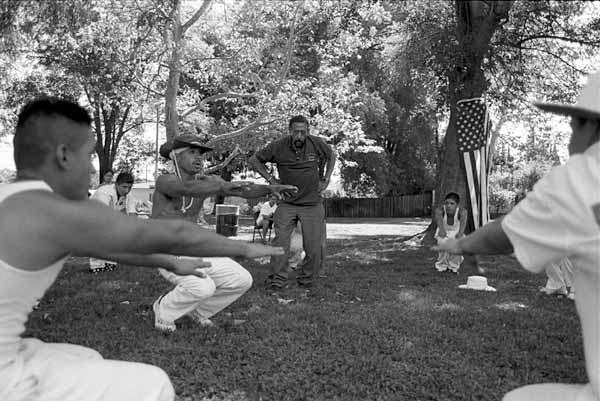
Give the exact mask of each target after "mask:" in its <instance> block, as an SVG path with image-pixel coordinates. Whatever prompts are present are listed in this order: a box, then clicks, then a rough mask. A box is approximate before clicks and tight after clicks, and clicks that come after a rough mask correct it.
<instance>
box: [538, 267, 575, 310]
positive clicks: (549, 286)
mask: <svg viewBox="0 0 600 401" xmlns="http://www.w3.org/2000/svg"><path fill="white" fill-rule="evenodd" d="M545 270H546V275H547V276H548V280H547V281H546V286H545V287H543V288H542V289H540V291H541V292H543V293H545V294H547V295H564V296H565V297H567V298H569V299H571V300H574V299H575V289H574V288H573V264H572V263H571V261H570V260H569V258H562V259H561V260H559V261H558V262H550V263H549V264H548V266H546V269H545Z"/></svg>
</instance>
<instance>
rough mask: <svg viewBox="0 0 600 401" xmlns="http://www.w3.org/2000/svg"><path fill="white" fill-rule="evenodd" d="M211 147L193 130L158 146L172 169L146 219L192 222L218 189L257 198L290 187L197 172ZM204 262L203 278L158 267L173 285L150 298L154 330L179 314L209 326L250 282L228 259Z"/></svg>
mask: <svg viewBox="0 0 600 401" xmlns="http://www.w3.org/2000/svg"><path fill="white" fill-rule="evenodd" d="M211 150H212V148H211V147H209V146H207V145H206V143H205V141H204V140H203V139H202V138H200V137H197V136H194V135H180V136H178V137H176V138H174V139H173V140H172V141H169V142H167V143H165V144H163V145H162V146H161V148H160V154H161V156H163V157H164V158H167V159H170V160H171V161H172V162H173V164H174V168H175V174H164V175H161V176H160V177H158V179H157V180H156V189H155V191H154V195H153V197H152V201H153V205H152V218H154V219H185V220H188V221H191V222H195V221H196V219H197V218H198V214H199V213H200V212H201V211H202V205H203V203H204V200H205V199H206V197H208V196H211V195H215V194H217V193H219V192H220V193H222V194H224V195H225V196H241V197H244V198H258V197H263V196H266V195H267V194H271V193H273V194H275V195H277V196H279V193H280V192H284V193H285V192H288V193H293V192H294V191H295V190H296V187H294V186H292V185H257V184H253V183H231V182H227V181H225V180H223V179H222V178H221V177H218V176H213V175H208V176H205V175H202V171H203V167H204V156H203V155H204V154H205V153H206V152H209V151H211ZM205 261H207V262H210V264H211V266H210V267H208V268H206V269H204V271H205V272H206V274H207V277H206V278H199V277H194V276H187V277H181V276H177V275H175V274H173V273H171V272H169V271H167V270H165V269H159V272H160V274H161V275H162V276H163V277H164V278H165V279H167V280H168V281H170V282H171V283H173V284H175V288H174V289H173V290H171V291H170V292H168V293H167V294H164V295H162V296H160V297H159V298H158V299H157V300H156V301H155V302H154V305H153V310H154V317H155V320H154V327H155V328H156V329H158V330H161V331H167V332H170V331H175V329H176V326H175V321H176V320H177V319H179V318H181V317H183V316H188V317H189V318H191V319H192V320H193V321H195V322H197V323H199V324H201V325H202V326H212V325H213V323H212V321H211V320H210V318H211V317H212V316H214V315H215V314H217V313H218V312H219V311H221V310H223V309H224V308H226V307H227V306H228V305H230V304H231V303H232V302H234V301H235V300H236V299H238V298H239V297H240V296H241V295H242V294H244V293H245V292H246V291H247V290H248V289H249V288H250V287H251V286H252V276H251V275H250V273H248V271H247V270H246V269H244V268H243V267H242V266H241V265H240V264H239V263H237V262H235V261H234V260H232V259H230V258H206V259H205Z"/></svg>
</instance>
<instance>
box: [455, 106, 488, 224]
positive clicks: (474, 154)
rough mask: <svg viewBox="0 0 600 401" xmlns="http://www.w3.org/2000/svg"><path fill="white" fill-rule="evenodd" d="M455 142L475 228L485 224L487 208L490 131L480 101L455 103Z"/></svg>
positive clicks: (484, 108) (485, 113)
mask: <svg viewBox="0 0 600 401" xmlns="http://www.w3.org/2000/svg"><path fill="white" fill-rule="evenodd" d="M457 107H458V117H457V141H458V151H459V152H460V154H461V155H462V160H463V162H464V167H465V170H464V171H465V174H466V176H467V193H468V194H467V195H468V197H469V200H470V203H471V212H472V213H473V223H474V225H475V227H474V228H475V229H477V228H478V227H481V226H483V225H484V224H486V223H487V222H488V221H489V219H490V217H489V209H488V172H489V166H490V164H489V161H488V157H489V131H490V127H491V123H490V119H489V115H488V112H487V107H486V105H485V102H484V101H483V99H482V98H475V99H464V100H460V101H458V103H457Z"/></svg>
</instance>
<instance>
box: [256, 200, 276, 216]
mask: <svg viewBox="0 0 600 401" xmlns="http://www.w3.org/2000/svg"><path fill="white" fill-rule="evenodd" d="M275 210H277V203H275V204H274V205H273V206H271V204H270V203H269V202H265V203H263V205H262V206H261V207H260V213H259V214H260V215H261V216H264V217H269V216H271V215H272V214H274V213H275Z"/></svg>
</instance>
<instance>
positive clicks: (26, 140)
mask: <svg viewBox="0 0 600 401" xmlns="http://www.w3.org/2000/svg"><path fill="white" fill-rule="evenodd" d="M41 117H47V118H64V119H67V120H70V121H72V122H75V123H79V124H85V125H87V126H90V125H91V122H92V119H91V118H90V115H89V114H88V112H87V111H86V110H85V109H84V108H83V107H81V106H79V105H78V104H76V103H74V102H71V101H69V100H64V99H58V98H54V97H44V98H38V99H35V100H33V101H31V102H29V103H27V104H26V105H25V106H23V108H22V109H21V111H20V113H19V116H18V120H17V128H16V130H15V136H14V138H13V146H14V158H15V166H16V167H17V170H22V169H28V168H31V169H36V168H39V167H41V166H42V165H43V164H44V163H45V161H46V158H47V157H48V155H49V154H50V153H51V152H53V151H54V148H55V146H56V145H58V144H59V143H65V144H66V145H68V146H74V145H82V144H83V143H84V141H85V139H87V138H67V137H65V134H64V133H63V132H57V131H55V130H52V129H50V128H49V127H46V126H39V125H36V120H37V119H38V118H41Z"/></svg>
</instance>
